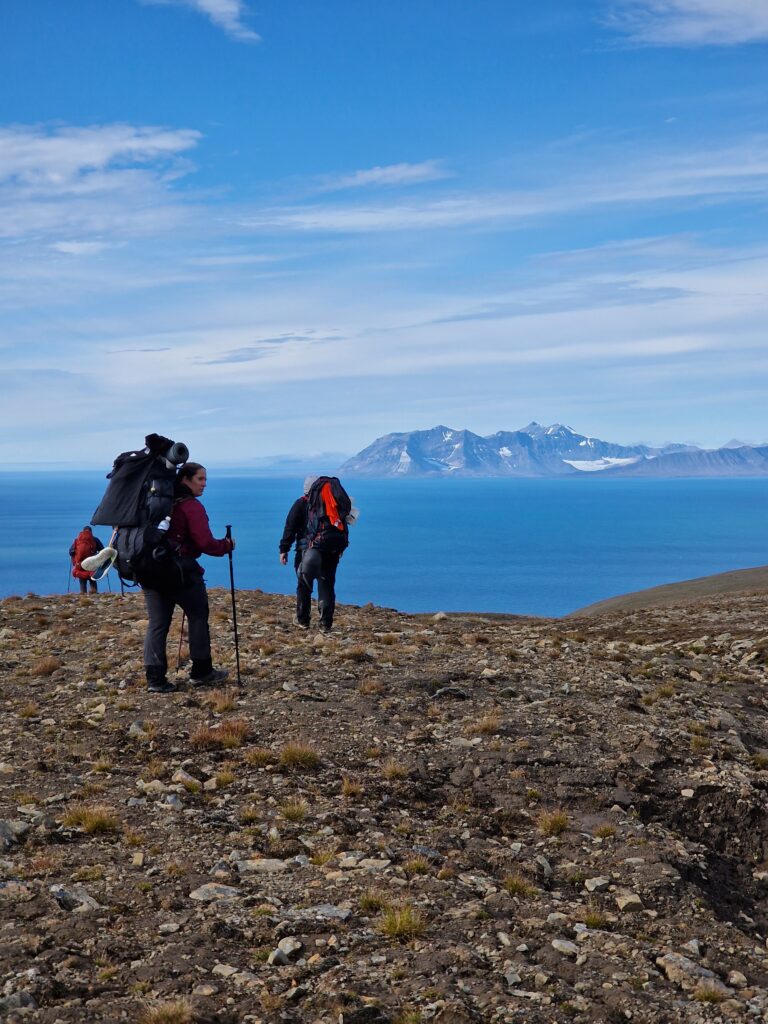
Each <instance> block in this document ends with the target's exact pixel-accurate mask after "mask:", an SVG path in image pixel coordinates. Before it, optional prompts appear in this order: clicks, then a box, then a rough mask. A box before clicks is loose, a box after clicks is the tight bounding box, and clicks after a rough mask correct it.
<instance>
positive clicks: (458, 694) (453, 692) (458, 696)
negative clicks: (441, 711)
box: [430, 686, 469, 700]
mask: <svg viewBox="0 0 768 1024" xmlns="http://www.w3.org/2000/svg"><path fill="white" fill-rule="evenodd" d="M443 697H453V698H454V699H455V700H469V694H468V693H467V691H466V690H462V689H461V687H459V686H441V687H440V689H439V690H435V692H434V693H433V694H432V696H431V698H430V700H440V699H441V698H443Z"/></svg>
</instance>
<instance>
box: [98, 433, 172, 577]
mask: <svg viewBox="0 0 768 1024" xmlns="http://www.w3.org/2000/svg"><path fill="white" fill-rule="evenodd" d="M144 444H145V447H144V448H142V449H140V450H139V451H133V452H122V453H121V454H120V455H118V456H117V458H116V459H115V461H114V465H113V466H112V471H111V472H110V473H108V474H107V479H108V480H109V484H108V485H107V489H106V491H105V492H104V497H103V498H102V499H101V503H100V504H99V507H98V508H97V509H96V511H95V512H94V513H93V517H92V519H91V523H92V525H93V526H111V527H112V529H113V531H115V533H114V537H113V540H112V542H111V543H112V546H113V547H114V548H116V550H117V557H116V559H115V567H116V568H117V572H118V575H119V576H120V579H121V580H122V581H124V582H125V583H128V584H129V585H136V584H140V585H141V586H143V587H150V588H152V589H157V590H162V589H167V588H171V587H174V586H176V585H179V584H181V583H182V582H183V577H182V571H181V562H180V560H179V558H178V556H177V554H176V552H174V551H173V549H172V548H171V546H170V544H169V543H168V538H167V534H166V532H165V531H164V530H161V529H158V527H159V526H160V524H161V523H162V522H163V520H164V519H165V518H166V517H167V516H170V514H171V512H172V510H173V499H174V491H175V485H176V475H177V473H178V470H179V466H180V465H183V463H184V462H186V461H187V458H188V457H189V452H188V450H187V447H186V445H184V444H180V443H174V442H173V441H171V440H170V439H169V438H167V437H162V436H160V435H159V434H149V435H147V437H146V438H145V439H144Z"/></svg>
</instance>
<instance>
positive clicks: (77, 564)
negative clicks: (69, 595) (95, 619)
mask: <svg viewBox="0 0 768 1024" xmlns="http://www.w3.org/2000/svg"><path fill="white" fill-rule="evenodd" d="M103 547H104V545H103V544H102V543H101V541H100V540H99V538H98V537H94V535H93V530H91V528H90V526H84V527H83V528H82V530H81V531H80V533H78V535H77V536H76V537H75V539H74V540H73V541H72V543H71V544H70V547H69V557H70V558H71V559H72V575H73V576H74V577H75V579H76V580H77V581H78V582H79V584H80V593H81V594H85V593H87V591H88V588H90V591H91V593H92V594H97V593H98V591H99V585H98V583H97V582H96V580H95V579H93V573H92V572H88V570H87V569H84V568H83V565H82V562H83V559H84V558H90V557H91V555H95V554H96V553H97V552H98V551H101V549H102V548H103Z"/></svg>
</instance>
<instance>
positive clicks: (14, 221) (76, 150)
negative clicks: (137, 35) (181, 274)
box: [0, 124, 201, 253]
mask: <svg viewBox="0 0 768 1024" xmlns="http://www.w3.org/2000/svg"><path fill="white" fill-rule="evenodd" d="M200 138H201V136H200V133H199V132H196V131H191V130H187V129H166V128H157V127H142V126H134V125H127V124H112V125H96V126H93V127H79V126H66V127H56V128H49V127H44V126H14V127H0V237H2V238H25V237H26V238H31V237H33V236H41V235H47V236H51V235H53V236H54V238H53V239H52V240H50V242H49V244H51V245H64V246H65V247H67V246H69V249H66V248H65V249H60V251H62V252H63V251H69V252H74V251H75V250H74V249H72V248H71V246H72V245H73V244H74V245H75V246H76V248H79V249H80V252H81V253H82V252H84V251H85V250H84V249H83V248H82V247H83V245H89V246H91V247H92V246H93V245H94V244H96V243H97V242H99V243H101V242H103V238H101V239H98V240H97V239H92V238H87V237H86V238H84V237H83V235H88V234H101V235H102V236H103V235H104V234H106V233H107V232H114V231H116V232H119V233H121V234H124V235H125V234H129V235H137V234H145V233H147V232H152V233H157V232H161V231H163V230H167V229H168V228H169V227H170V226H171V225H172V224H176V223H178V221H179V219H180V214H181V213H182V210H181V205H180V203H179V201H178V199H177V198H176V196H174V194H173V193H172V191H171V185H172V183H173V182H174V181H175V180H176V179H177V178H178V177H179V176H180V175H181V174H183V173H185V172H186V171H187V170H188V167H187V166H186V164H185V162H184V160H183V159H182V157H183V154H185V153H186V151H188V150H190V149H192V148H193V147H194V146H196V145H197V143H198V141H199V139H200ZM56 236H58V237H56ZM73 237H74V238H75V239H76V241H75V242H74V243H73V242H72V239H73Z"/></svg>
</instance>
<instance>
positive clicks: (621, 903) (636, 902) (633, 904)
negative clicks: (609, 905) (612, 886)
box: [616, 892, 643, 914]
mask: <svg viewBox="0 0 768 1024" xmlns="http://www.w3.org/2000/svg"><path fill="white" fill-rule="evenodd" d="M616 905H617V907H618V908H619V910H620V911H621V912H622V914H635V913H637V912H638V911H639V910H642V909H643V901H642V900H641V899H640V897H639V896H638V895H637V893H636V892H622V893H619V895H618V896H617V897H616Z"/></svg>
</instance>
